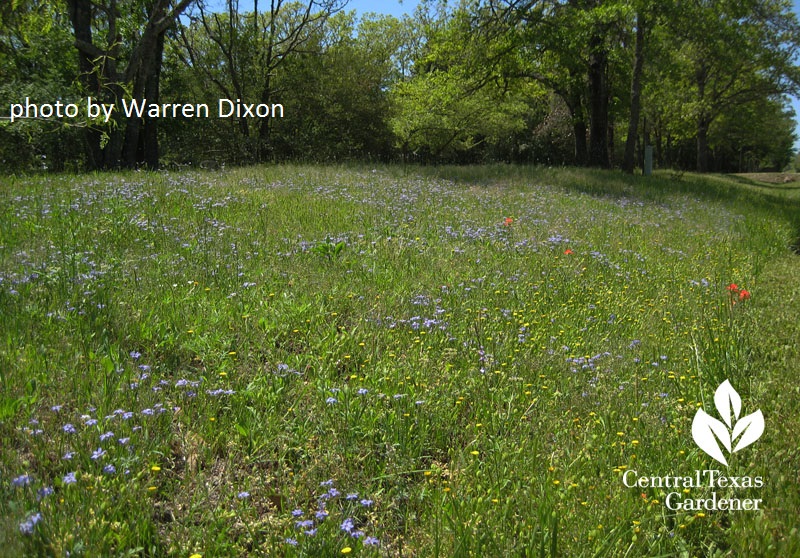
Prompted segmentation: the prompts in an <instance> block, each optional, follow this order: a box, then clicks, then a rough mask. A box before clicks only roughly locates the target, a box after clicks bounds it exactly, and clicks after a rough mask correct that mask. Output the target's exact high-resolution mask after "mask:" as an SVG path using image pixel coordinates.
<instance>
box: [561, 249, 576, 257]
mask: <svg viewBox="0 0 800 558" xmlns="http://www.w3.org/2000/svg"><path fill="white" fill-rule="evenodd" d="M574 253H575V252H573V251H572V250H570V249H569V248H567V249H566V250H564V255H566V256H569V255H572V254H574Z"/></svg>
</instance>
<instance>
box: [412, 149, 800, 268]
mask: <svg viewBox="0 0 800 558" xmlns="http://www.w3.org/2000/svg"><path fill="white" fill-rule="evenodd" d="M416 170H417V172H418V173H419V174H422V175H423V176H435V177H437V178H443V179H447V180H452V181H454V182H457V183H464V184H469V185H470V186H472V187H475V186H478V187H498V186H500V187H511V188H519V189H528V188H530V187H531V186H536V185H549V186H555V187H559V188H562V189H564V190H566V191H576V192H581V193H584V194H588V195H591V196H598V197H610V198H628V199H632V200H637V201H642V202H649V203H665V202H670V201H675V200H677V199H679V198H680V197H682V196H692V197H694V198H696V199H699V200H701V201H708V202H713V203H721V204H724V205H727V206H730V207H731V208H732V209H734V210H736V211H739V212H748V211H756V212H759V213H763V214H764V216H765V217H770V218H778V219H784V220H786V221H787V222H788V223H789V224H790V225H791V227H792V230H793V231H794V232H793V236H792V238H793V239H794V240H793V241H792V242H791V243H790V247H791V249H792V251H793V252H794V253H796V254H798V255H800V196H798V195H796V192H800V187H796V186H792V187H786V186H780V185H769V184H765V183H761V182H757V181H754V180H751V179H748V178H745V177H739V176H733V175H715V174H694V173H676V172H674V171H658V172H656V173H655V174H654V175H653V176H647V177H645V176H641V175H629V174H625V173H623V172H621V171H609V170H599V169H587V168H577V167H560V168H552V167H537V166H518V165H485V166H468V167H457V166H440V167H418V168H417V169H416Z"/></svg>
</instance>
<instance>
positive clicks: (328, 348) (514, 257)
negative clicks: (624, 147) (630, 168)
mask: <svg viewBox="0 0 800 558" xmlns="http://www.w3.org/2000/svg"><path fill="white" fill-rule="evenodd" d="M0 200H1V201H2V203H0V279H1V280H0V324H2V325H0V382H1V383H2V389H1V390H0V494H2V498H1V499H0V502H1V503H0V506H2V508H1V510H0V516H1V517H2V518H3V521H2V522H0V549H2V550H0V554H3V553H6V554H8V555H10V556H16V555H31V556H37V555H54V556H63V555H65V553H66V552H69V553H70V556H122V555H126V556H127V555H141V556H162V555H170V556H190V555H192V554H195V553H198V554H201V555H202V556H237V555H240V556H250V555H264V556H340V555H342V552H343V551H346V549H348V548H349V549H350V552H349V554H350V555H361V554H363V555H372V556H483V555H486V556H502V555H506V556H792V555H799V554H800V535H798V532H797V526H796V510H797V509H800V494H798V492H797V490H796V486H797V482H798V481H799V480H800V479H799V478H798V477H797V466H796V463H797V460H798V458H800V452H799V451H798V448H797V444H796V442H794V440H795V439H796V436H797V432H798V431H799V429H798V426H800V421H799V420H798V418H797V417H798V412H799V411H800V408H799V407H800V405H799V404H798V400H800V398H799V397H798V395H800V393H799V392H800V389H799V388H798V387H797V383H796V381H795V377H796V373H797V368H796V367H797V362H798V361H800V354H799V353H800V349H799V348H798V347H799V345H798V340H799V339H800V327H799V326H798V320H797V316H798V315H800V286H799V285H798V283H797V282H796V277H797V274H798V270H800V258H799V257H798V256H797V255H796V254H794V253H793V251H792V249H791V246H792V245H793V244H796V243H797V241H798V238H799V237H800V199H798V197H797V195H796V192H795V191H793V190H788V191H782V190H780V189H775V188H772V189H770V188H766V187H761V186H758V185H754V184H743V183H741V181H736V180H733V179H729V178H726V177H718V176H709V177H701V176H692V175H683V176H676V175H673V174H669V173H664V174H661V175H657V176H655V177H651V178H647V179H645V178H641V177H629V176H625V175H622V174H618V173H609V172H596V171H589V170H576V169H545V168H524V167H502V166H496V167H480V168H457V167H445V168H443V167H431V168H416V167H388V168H378V169H368V168H358V167H356V168H333V167H310V166H309V167H292V166H285V167H268V168H266V167H262V168H250V169H241V170H234V171H226V172H219V173H201V172H198V173H179V174H176V173H163V174H146V173H126V174H107V175H87V176H80V177H74V176H46V177H36V178H23V179H6V180H5V184H4V185H3V186H0ZM731 283H735V284H737V285H738V286H739V287H740V288H743V289H746V290H747V291H748V292H749V293H750V298H749V299H743V300H741V301H739V300H738V299H737V300H736V303H735V304H733V303H732V302H733V297H732V295H731V293H730V292H729V290H728V289H727V287H728V285H730V284H731ZM725 379H729V380H730V382H731V383H732V385H733V386H734V387H735V389H736V390H737V392H738V393H739V394H740V395H741V398H742V414H747V413H752V412H754V411H755V410H756V409H760V410H762V412H763V414H764V416H765V419H766V429H765V432H764V435H763V436H762V437H761V439H759V440H758V441H757V442H756V443H755V444H753V445H751V446H749V447H747V448H745V449H743V450H741V451H740V452H736V453H734V454H733V455H732V456H731V458H730V466H729V467H728V468H725V467H723V466H722V465H720V464H719V463H716V462H715V461H713V460H712V459H711V458H710V457H709V456H707V455H706V454H705V453H703V452H702V451H700V450H699V449H698V447H697V446H696V445H695V443H694V441H693V439H692V427H691V425H692V419H693V417H694V415H695V412H696V410H697V408H698V407H700V406H702V407H703V408H704V409H705V410H706V411H708V412H709V413H711V414H715V413H716V411H715V408H714V402H713V396H714V392H715V390H716V388H717V386H718V385H719V384H720V383H721V382H722V381H723V380H725ZM68 425H71V427H70V426H68ZM98 450H102V451H98ZM65 454H66V455H67V456H69V457H70V458H69V459H64V457H65ZM630 469H633V470H636V471H637V472H638V474H639V475H644V476H685V475H693V474H694V471H695V470H704V469H719V470H722V471H723V472H724V474H726V475H728V476H751V477H756V476H761V477H762V478H763V480H764V486H763V487H761V488H749V489H739V490H733V489H729V490H724V491H722V492H721V493H720V497H739V498H761V499H763V501H764V503H763V510H761V511H758V512H744V511H740V512H706V513H696V512H693V511H689V512H686V511H682V510H680V511H671V510H669V509H667V508H666V507H665V504H664V502H665V499H666V497H667V494H668V493H669V492H670V490H668V489H659V488H645V489H639V488H627V487H626V486H624V485H623V482H622V479H623V475H624V473H625V471H627V470H630ZM73 473H74V475H72V474H73ZM25 475H28V476H27V477H26V476H25ZM73 478H74V482H72V481H73ZM329 481H330V482H329ZM353 494H357V496H353ZM708 496H709V490H708V489H706V488H697V489H689V490H687V491H686V494H683V492H682V493H681V499H683V498H684V497H685V498H704V497H708ZM296 510H297V511H296ZM295 511H296V514H297V517H295V516H294V514H293V512H295ZM35 514H40V515H35ZM317 515H319V517H317ZM323 516H324V518H323ZM39 518H40V519H39ZM36 519H38V522H37V521H36ZM348 519H350V520H352V523H350V522H347V521H346V520H348ZM301 521H307V522H308V523H307V524H305V526H303V524H301V525H300V526H298V522H301ZM34 523H35V524H34ZM343 527H344V528H343ZM306 531H309V532H310V533H309V534H307V533H306ZM348 531H350V532H357V531H361V532H363V535H362V536H360V537H353V536H352V535H351V534H350V533H348ZM287 539H293V540H294V541H296V542H297V544H296V545H294V544H290V543H288V542H286V541H287ZM371 543H377V545H376V546H373V545H372V544H371Z"/></svg>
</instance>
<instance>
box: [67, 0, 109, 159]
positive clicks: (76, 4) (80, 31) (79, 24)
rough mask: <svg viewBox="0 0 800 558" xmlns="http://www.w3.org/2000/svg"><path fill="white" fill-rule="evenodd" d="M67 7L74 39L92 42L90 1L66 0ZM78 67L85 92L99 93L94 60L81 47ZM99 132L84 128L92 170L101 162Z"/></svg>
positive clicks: (95, 94)
mask: <svg viewBox="0 0 800 558" xmlns="http://www.w3.org/2000/svg"><path fill="white" fill-rule="evenodd" d="M67 9H68V11H69V19H70V21H71V23H72V30H73V33H74V35H75V41H76V42H77V41H82V42H84V43H86V44H92V3H91V2H90V1H89V0H68V1H67ZM78 68H79V69H80V72H81V75H80V79H81V82H82V83H83V86H84V87H85V89H86V93H87V94H88V95H91V96H93V97H95V98H97V96H98V95H99V93H100V80H99V79H98V77H97V72H96V71H95V65H94V60H93V59H92V57H91V56H90V55H89V54H88V53H86V52H84V51H83V50H81V49H78ZM100 138H101V134H100V131H99V130H96V129H94V128H91V127H89V128H87V129H86V159H87V166H88V167H89V168H90V169H92V170H94V169H98V168H100V167H101V166H102V164H103V150H102V148H101V147H100Z"/></svg>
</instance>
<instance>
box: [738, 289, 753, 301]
mask: <svg viewBox="0 0 800 558" xmlns="http://www.w3.org/2000/svg"><path fill="white" fill-rule="evenodd" d="M749 299H750V291H748V290H747V289H742V290H740V291H739V300H749Z"/></svg>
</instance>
